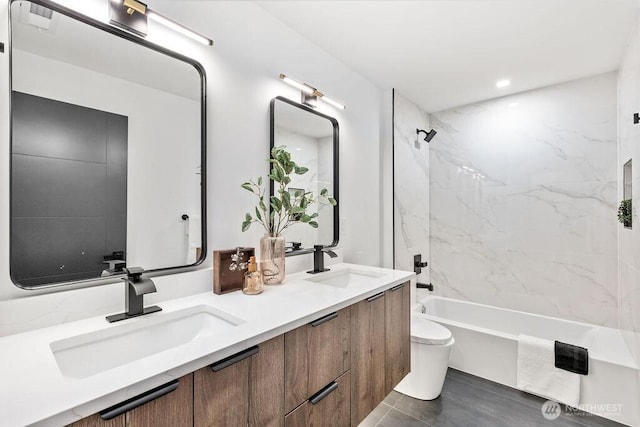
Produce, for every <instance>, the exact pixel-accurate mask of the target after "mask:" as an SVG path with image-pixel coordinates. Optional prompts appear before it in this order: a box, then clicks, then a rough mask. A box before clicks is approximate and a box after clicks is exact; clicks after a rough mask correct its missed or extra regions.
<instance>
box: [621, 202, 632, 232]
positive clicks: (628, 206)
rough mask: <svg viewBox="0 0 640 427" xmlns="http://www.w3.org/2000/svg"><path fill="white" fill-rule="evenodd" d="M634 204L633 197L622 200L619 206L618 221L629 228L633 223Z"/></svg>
mask: <svg viewBox="0 0 640 427" xmlns="http://www.w3.org/2000/svg"><path fill="white" fill-rule="evenodd" d="M632 206H633V205H632V203H631V199H626V200H622V201H621V202H620V206H618V221H620V222H621V223H622V224H623V225H624V226H625V227H628V228H631V223H632V220H631V216H632V212H633V209H632Z"/></svg>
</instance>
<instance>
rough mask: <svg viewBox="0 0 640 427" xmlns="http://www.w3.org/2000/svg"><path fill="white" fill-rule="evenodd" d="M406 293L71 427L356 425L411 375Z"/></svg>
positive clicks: (389, 294)
mask: <svg viewBox="0 0 640 427" xmlns="http://www.w3.org/2000/svg"><path fill="white" fill-rule="evenodd" d="M409 294H410V287H409V282H406V283H403V284H401V285H398V286H395V287H393V288H391V289H389V290H387V291H385V292H381V293H379V294H376V295H373V296H372V297H370V298H368V299H366V300H363V301H360V302H358V303H356V304H353V305H351V306H350V307H346V308H344V309H342V310H340V311H337V312H335V313H331V314H328V315H326V316H323V317H320V318H319V319H316V320H315V321H313V322H310V323H308V324H306V325H304V326H301V327H299V328H297V329H294V330H292V331H289V332H287V333H285V334H284V335H280V336H278V337H275V338H273V339H271V340H269V341H266V342H264V343H261V344H260V345H258V346H254V347H252V348H250V349H247V350H245V351H242V352H240V353H237V354H234V355H232V356H230V357H227V358H225V359H223V360H220V361H219V362H216V363H214V364H213V365H211V366H207V367H206V368H202V369H200V370H198V371H196V372H194V373H191V374H188V375H185V376H184V377H182V378H180V379H179V385H178V387H177V388H176V389H175V390H173V391H170V392H168V393H166V394H164V395H162V396H161V397H158V398H155V397H156V396H155V395H153V396H152V397H153V399H148V400H150V401H148V402H147V403H144V404H142V405H139V406H137V407H135V408H134V409H131V410H129V411H128V412H125V413H123V414H121V415H119V416H117V417H115V418H113V419H111V420H109V421H104V420H102V419H101V418H100V415H99V414H96V415H94V416H91V417H88V418H85V419H83V420H80V421H78V422H76V423H74V424H72V426H73V427H142V426H144V427H146V426H154V427H156V426H167V427H169V426H170V427H181V426H197V427H201V426H207V427H209V426H224V427H232V426H239V427H240V426H242V427H244V426H255V427H264V426H284V427H298V426H301V427H306V426H331V427H336V426H349V425H351V426H357V425H358V424H359V423H360V422H361V421H362V420H363V419H364V418H365V417H366V416H367V415H368V414H369V413H370V412H371V411H372V410H373V409H374V408H375V407H376V406H377V405H378V404H379V403H380V402H382V400H383V399H384V398H385V396H386V395H387V394H388V393H389V392H391V390H392V389H393V387H395V386H396V385H397V384H398V383H399V382H400V380H401V379H402V378H404V376H405V375H406V374H407V373H408V372H409V369H410V366H411V364H410V362H411V359H410V357H411V354H410V350H411V347H410V338H411V336H410V333H411V331H410V316H411V314H410V310H409V309H410V307H409V306H410V297H409ZM173 386H175V383H169V384H167V385H165V386H163V387H173ZM163 387H159V389H162V390H166V388H163ZM154 390H156V389H154ZM154 390H151V391H150V392H147V393H145V394H143V395H141V396H150V395H152V393H153V392H154ZM139 397H140V396H138V397H137V398H139ZM137 398H136V399H137ZM154 399H155V400H154ZM127 402H128V401H127ZM127 402H123V404H122V405H120V406H119V407H121V406H123V405H124V404H127ZM117 406H118V405H117ZM110 409H111V408H110ZM105 411H106V410H105ZM105 411H103V413H104V412H105Z"/></svg>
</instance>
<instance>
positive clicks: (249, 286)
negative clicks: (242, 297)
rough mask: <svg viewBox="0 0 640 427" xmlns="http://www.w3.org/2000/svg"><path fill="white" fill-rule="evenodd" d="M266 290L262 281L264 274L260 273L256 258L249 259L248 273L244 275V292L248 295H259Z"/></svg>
mask: <svg viewBox="0 0 640 427" xmlns="http://www.w3.org/2000/svg"><path fill="white" fill-rule="evenodd" d="M263 290H264V282H263V281H262V273H261V272H259V271H258V264H257V263H256V257H254V256H252V257H251V258H249V264H247V272H246V273H245V274H244V286H243V287H242V292H243V293H245V294H247V295H257V294H260V293H262V291H263Z"/></svg>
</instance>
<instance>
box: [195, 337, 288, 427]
mask: <svg viewBox="0 0 640 427" xmlns="http://www.w3.org/2000/svg"><path fill="white" fill-rule="evenodd" d="M255 350H258V351H257V352H255ZM193 390H194V419H193V421H194V422H193V425H194V426H196V427H200V426H224V427H231V426H243V427H245V426H256V427H263V426H282V425H284V415H285V412H284V336H283V335H280V336H278V337H276V338H273V339H271V340H269V341H266V342H264V343H262V344H260V345H259V346H255V347H252V348H251V349H248V350H247V351H245V352H240V353H238V354H236V355H234V356H231V357H229V358H227V359H223V360H222V361H220V362H218V363H214V364H213V365H211V366H208V367H206V368H202V369H200V370H198V371H196V372H195V373H194V387H193Z"/></svg>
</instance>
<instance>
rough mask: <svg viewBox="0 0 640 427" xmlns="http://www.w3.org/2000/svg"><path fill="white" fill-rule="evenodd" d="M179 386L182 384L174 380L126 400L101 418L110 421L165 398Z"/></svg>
mask: <svg viewBox="0 0 640 427" xmlns="http://www.w3.org/2000/svg"><path fill="white" fill-rule="evenodd" d="M179 385H180V382H179V381H178V380H173V381H171V382H170V383H167V384H165V385H161V386H160V387H156V388H154V389H152V390H149V391H147V392H145V393H142V394H140V395H138V396H136V397H132V398H131V399H129V400H125V401H124V402H121V403H118V404H117V405H113V406H111V407H110V408H107V409H105V410H104V411H102V412H100V418H102V419H103V420H105V421H108V420H110V419H112V418H115V417H117V416H118V415H122V414H124V413H125V412H129V411H131V410H132V409H135V408H137V407H138V406H142V405H144V404H145V403H148V402H151V401H152V400H155V399H157V398H159V397H162V396H164V395H165V394H169V393H171V392H172V391H174V390H176V389H177V388H178V386H179Z"/></svg>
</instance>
